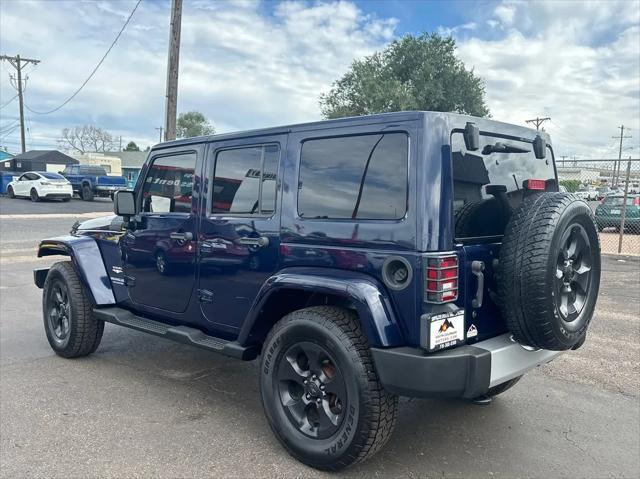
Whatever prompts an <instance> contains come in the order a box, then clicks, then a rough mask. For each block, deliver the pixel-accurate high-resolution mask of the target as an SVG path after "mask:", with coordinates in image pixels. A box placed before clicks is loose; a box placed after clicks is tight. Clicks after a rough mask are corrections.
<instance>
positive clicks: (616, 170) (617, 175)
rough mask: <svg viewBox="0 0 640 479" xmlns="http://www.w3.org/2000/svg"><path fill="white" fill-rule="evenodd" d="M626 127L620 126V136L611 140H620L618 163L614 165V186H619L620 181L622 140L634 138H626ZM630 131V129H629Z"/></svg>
mask: <svg viewBox="0 0 640 479" xmlns="http://www.w3.org/2000/svg"><path fill="white" fill-rule="evenodd" d="M624 128H625V127H624V125H620V126H619V127H618V129H619V130H620V136H612V137H611V138H613V139H614V140H618V139H619V140H620V149H619V150H618V161H616V163H615V164H614V165H613V180H614V185H613V186H618V182H619V180H620V165H621V160H622V140H624V139H627V138H632V137H631V135H629V136H624ZM627 130H628V128H627Z"/></svg>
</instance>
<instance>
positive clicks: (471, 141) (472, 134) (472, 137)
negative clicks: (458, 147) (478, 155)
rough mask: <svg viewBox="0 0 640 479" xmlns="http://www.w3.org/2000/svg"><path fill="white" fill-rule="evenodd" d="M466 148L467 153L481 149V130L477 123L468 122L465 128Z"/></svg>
mask: <svg viewBox="0 0 640 479" xmlns="http://www.w3.org/2000/svg"><path fill="white" fill-rule="evenodd" d="M464 146H465V147H466V148H467V151H476V150H478V149H479V148H480V128H478V127H477V126H476V125H475V123H471V122H467V124H466V126H465V127H464Z"/></svg>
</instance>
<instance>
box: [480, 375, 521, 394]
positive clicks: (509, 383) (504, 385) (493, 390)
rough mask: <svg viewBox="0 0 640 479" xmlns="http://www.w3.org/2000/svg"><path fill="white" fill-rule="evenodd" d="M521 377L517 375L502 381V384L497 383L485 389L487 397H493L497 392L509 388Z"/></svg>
mask: <svg viewBox="0 0 640 479" xmlns="http://www.w3.org/2000/svg"><path fill="white" fill-rule="evenodd" d="M521 379H522V376H518V377H517V378H513V379H509V380H508V381H505V382H503V383H502V384H498V385H497V386H493V387H492V388H490V389H489V390H488V391H487V394H486V396H487V397H494V396H497V395H498V394H502V393H503V392H505V391H507V390H509V389H511V388H512V387H513V386H515V385H516V384H517V383H518V381H520V380H521Z"/></svg>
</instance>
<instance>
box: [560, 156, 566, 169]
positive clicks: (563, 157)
mask: <svg viewBox="0 0 640 479" xmlns="http://www.w3.org/2000/svg"><path fill="white" fill-rule="evenodd" d="M566 157H567V155H562V156H561V157H560V158H562V167H563V168H564V159H565V158H566Z"/></svg>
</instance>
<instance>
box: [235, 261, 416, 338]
mask: <svg viewBox="0 0 640 479" xmlns="http://www.w3.org/2000/svg"><path fill="white" fill-rule="evenodd" d="M285 289H287V290H299V291H304V292H312V293H319V294H329V295H334V296H338V297H341V298H344V299H346V300H349V301H350V302H351V303H353V304H354V305H355V308H356V310H357V313H358V316H359V318H360V323H361V325H362V329H363V331H364V333H365V335H366V336H367V339H368V340H369V344H370V346H372V347H392V346H401V345H404V338H403V334H402V331H401V330H400V326H399V324H398V321H397V320H396V316H395V312H394V310H393V307H392V304H391V301H390V298H389V296H388V294H387V291H386V289H385V288H384V286H383V285H382V284H381V283H380V282H379V281H377V280H376V279H375V278H373V277H371V276H369V275H366V274H364V273H361V272H357V271H347V270H333V269H328V268H305V267H299V268H296V267H293V268H286V269H283V270H281V271H279V272H278V273H276V274H275V275H273V276H271V277H270V278H269V279H267V281H265V283H264V284H263V285H262V288H261V289H260V291H259V293H258V296H257V297H256V299H255V301H254V302H253V305H252V306H251V310H250V311H249V314H248V315H247V317H246V319H245V321H244V323H243V325H242V328H241V330H240V334H239V336H238V343H240V344H248V343H249V342H250V341H251V340H250V335H251V333H252V331H253V330H254V327H255V326H256V325H257V324H259V321H260V315H261V312H262V310H263V308H264V307H265V306H266V305H267V303H268V302H269V300H270V299H271V298H272V297H273V295H274V294H275V293H277V292H278V291H282V290H285Z"/></svg>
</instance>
